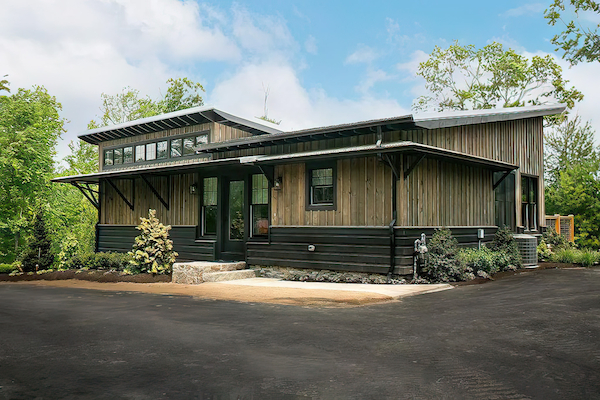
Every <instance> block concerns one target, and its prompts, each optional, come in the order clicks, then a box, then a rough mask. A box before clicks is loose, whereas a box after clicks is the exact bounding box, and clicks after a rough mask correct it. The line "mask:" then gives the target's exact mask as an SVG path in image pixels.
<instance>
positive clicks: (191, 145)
mask: <svg viewBox="0 0 600 400" xmlns="http://www.w3.org/2000/svg"><path fill="white" fill-rule="evenodd" d="M207 143H208V133H193V134H189V135H188V136H185V137H181V136H180V137H175V138H172V139H163V140H160V141H156V142H150V143H140V144H134V145H131V146H127V147H125V146H122V147H119V148H114V149H109V150H105V151H104V166H107V167H111V166H113V165H120V164H130V163H145V162H146V161H154V160H166V159H169V158H178V157H183V156H194V155H196V148H197V146H200V145H203V144H207Z"/></svg>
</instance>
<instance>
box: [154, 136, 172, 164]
mask: <svg viewBox="0 0 600 400" xmlns="http://www.w3.org/2000/svg"><path fill="white" fill-rule="evenodd" d="M168 144H169V143H168V142H167V141H166V140H164V141H162V142H158V143H156V158H158V159H159V160H162V159H165V158H167V157H168V156H169V153H168V147H169V146H168Z"/></svg>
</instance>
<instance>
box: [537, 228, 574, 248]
mask: <svg viewBox="0 0 600 400" xmlns="http://www.w3.org/2000/svg"><path fill="white" fill-rule="evenodd" d="M542 240H543V241H544V242H545V243H546V244H547V245H548V247H550V249H551V250H552V251H558V250H562V249H573V248H575V245H574V244H573V243H571V242H569V241H568V240H567V238H565V237H564V236H563V235H561V234H559V233H558V232H556V229H554V228H548V229H547V230H546V232H544V234H543V235H542Z"/></svg>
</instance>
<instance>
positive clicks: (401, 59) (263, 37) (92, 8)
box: [0, 0, 600, 159]
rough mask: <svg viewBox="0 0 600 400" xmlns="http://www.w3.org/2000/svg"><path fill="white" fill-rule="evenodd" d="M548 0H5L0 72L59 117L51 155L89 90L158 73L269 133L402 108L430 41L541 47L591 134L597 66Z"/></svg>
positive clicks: (139, 81) (82, 110) (156, 79)
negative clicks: (563, 42) (577, 51)
mask: <svg viewBox="0 0 600 400" xmlns="http://www.w3.org/2000/svg"><path fill="white" fill-rule="evenodd" d="M550 2H551V1H550V0H546V3H540V2H535V1H534V2H529V3H528V2H523V1H512V0H507V1H502V2H485V1H480V0H456V1H453V2H448V1H432V0H421V1H419V2H415V1H377V0H371V1H368V2H367V1H352V0H344V1H338V0H329V1H322V0H321V1H316V0H303V1H290V2H283V1H268V0H248V1H237V2H227V1H219V2H203V1H195V0H184V1H182V0H3V1H2V7H1V9H2V12H1V13H0V77H1V76H3V75H5V74H8V77H7V78H6V79H8V80H9V82H10V88H11V89H12V90H13V91H15V90H16V89H17V88H20V87H23V88H31V87H32V86H34V85H41V86H44V87H46V88H47V89H48V91H49V92H50V94H52V95H54V96H56V98H57V99H58V100H59V101H60V102H61V103H62V105H63V110H62V116H63V117H64V118H66V119H67V120H68V123H67V124H66V132H65V133H63V135H62V139H61V141H60V143H59V145H58V154H57V158H58V159H62V158H63V157H64V156H66V155H67V154H68V152H69V149H68V146H67V145H68V143H69V142H70V141H72V140H76V138H77V135H78V134H81V133H82V132H84V131H85V130H86V126H87V123H88V122H89V121H90V120H91V119H94V118H97V117H98V115H99V114H100V105H101V94H102V93H107V94H116V93H118V92H120V91H121V90H122V89H123V88H125V87H132V88H135V89H137V90H139V91H140V93H141V94H142V95H148V96H150V97H151V98H153V99H158V98H159V97H160V96H161V94H163V93H165V90H166V87H167V84H166V81H167V79H169V78H179V77H188V78H190V79H192V80H193V81H196V82H200V83H201V84H202V85H203V86H204V88H205V90H206V93H204V96H203V97H204V102H205V104H206V105H211V106H214V107H216V108H219V109H221V110H224V111H227V112H229V113H232V114H235V115H239V116H241V117H245V118H248V119H254V118H256V117H257V116H261V115H263V114H264V111H263V108H264V99H265V92H267V91H268V99H267V108H268V112H267V115H268V117H269V118H272V119H275V120H277V121H281V125H280V129H282V130H294V129H302V128H308V127H316V126H324V125H331V124H336V123H343V122H354V121H360V120H366V119H373V118H384V117H392V116H399V115H406V114H410V113H412V111H411V106H412V103H413V101H414V99H415V98H417V97H418V96H420V95H423V94H426V90H425V86H424V84H425V83H424V81H423V80H422V79H421V78H418V77H417V76H416V74H415V73H416V71H417V67H418V64H419V62H422V61H424V60H426V59H427V55H428V54H430V53H431V51H432V50H433V48H434V46H436V45H437V46H440V47H447V46H448V45H449V44H451V43H452V42H453V41H455V40H458V41H459V42H460V43H461V44H463V45H466V44H473V45H475V46H476V47H477V48H480V47H483V46H485V45H487V44H490V43H492V42H494V41H497V42H500V43H502V44H503V45H505V46H507V47H510V48H513V49H514V50H516V51H517V52H519V53H521V54H524V55H527V56H532V55H541V56H545V55H547V54H551V55H553V57H555V58H556V61H557V62H558V63H559V65H561V66H562V67H563V77H565V78H566V79H568V80H569V81H570V83H571V84H572V85H574V86H575V87H577V88H578V89H579V90H580V91H582V92H583V94H584V95H585V99H584V101H583V102H581V103H580V104H579V105H578V106H577V107H576V110H575V112H577V113H578V114H579V115H580V116H581V117H582V119H583V120H584V121H590V122H591V123H592V126H593V127H594V128H595V130H596V132H597V138H598V137H600V117H596V115H595V114H596V113H595V111H596V108H597V105H598V104H600V91H599V90H598V88H599V87H600V63H598V62H596V63H589V64H579V65H577V66H574V67H569V64H568V63H567V62H565V61H564V60H562V59H560V54H557V53H555V52H554V47H553V45H552V44H551V43H550V39H551V38H552V36H553V35H554V34H555V33H557V32H559V27H551V26H548V25H547V23H546V20H545V19H544V18H543V12H544V9H545V8H547V6H548V5H549V3H550Z"/></svg>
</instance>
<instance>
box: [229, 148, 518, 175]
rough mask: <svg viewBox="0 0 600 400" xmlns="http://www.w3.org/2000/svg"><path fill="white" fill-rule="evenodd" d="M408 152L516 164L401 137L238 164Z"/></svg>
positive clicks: (501, 167)
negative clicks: (401, 140)
mask: <svg viewBox="0 0 600 400" xmlns="http://www.w3.org/2000/svg"><path fill="white" fill-rule="evenodd" d="M393 153H396V154H407V155H417V156H425V157H429V158H435V159H441V160H447V161H453V162H460V163H464V164H469V165H475V166H479V167H483V168H487V169H491V170H494V171H513V170H515V169H518V168H519V167H518V166H517V165H514V164H510V163H506V162H503V161H498V160H493V159H490V158H485V157H478V156H473V155H471V154H466V153H461V152H458V151H453V150H447V149H442V148H439V147H434V146H429V145H425V144H420V143H415V142H410V141H403V142H394V143H382V144H379V145H377V144H370V145H362V146H354V147H344V148H339V149H330V150H314V151H306V152H301V153H293V154H281V155H274V156H247V157H241V158H240V163H241V164H257V165H261V164H262V165H276V164H285V163H294V162H305V161H312V160H315V161H316V160H326V159H339V158H353V157H356V156H368V155H374V154H393Z"/></svg>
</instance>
